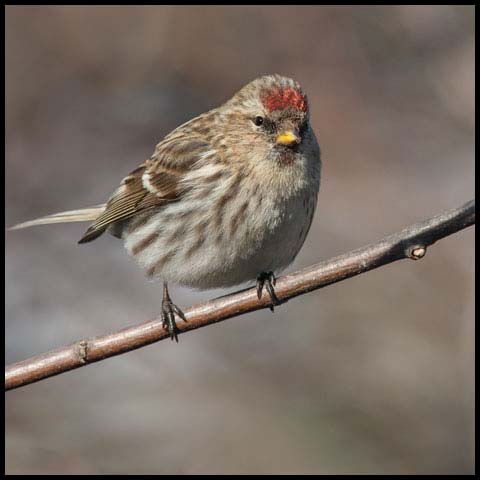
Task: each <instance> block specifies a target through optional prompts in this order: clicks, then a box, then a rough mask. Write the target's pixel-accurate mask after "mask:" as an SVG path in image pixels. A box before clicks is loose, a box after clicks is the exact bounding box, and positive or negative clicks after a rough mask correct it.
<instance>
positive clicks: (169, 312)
mask: <svg viewBox="0 0 480 480" xmlns="http://www.w3.org/2000/svg"><path fill="white" fill-rule="evenodd" d="M175 314H177V316H178V317H180V318H181V319H182V320H183V321H184V322H186V321H187V319H186V318H185V315H184V313H183V312H182V311H181V310H180V309H179V308H178V307H177V306H176V305H175V304H174V303H173V302H172V299H171V298H170V295H169V293H168V288H167V286H166V285H164V288H163V300H162V327H163V328H164V329H165V330H168V333H169V334H170V339H171V340H172V341H173V340H175V341H176V342H177V343H178V332H179V329H178V327H177V324H176V322H175Z"/></svg>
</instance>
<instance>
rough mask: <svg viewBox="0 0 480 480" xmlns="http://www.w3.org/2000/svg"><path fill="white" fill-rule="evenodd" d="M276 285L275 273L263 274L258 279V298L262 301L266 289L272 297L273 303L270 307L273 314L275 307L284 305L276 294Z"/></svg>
mask: <svg viewBox="0 0 480 480" xmlns="http://www.w3.org/2000/svg"><path fill="white" fill-rule="evenodd" d="M276 283H277V279H276V278H275V275H274V274H273V272H262V273H261V274H260V275H259V276H258V277H257V297H258V299H259V300H261V298H262V293H263V288H264V287H265V288H266V289H267V292H268V294H269V296H270V300H271V301H272V304H271V305H270V306H269V308H270V310H271V311H272V312H273V308H274V306H275V305H280V304H281V303H282V302H281V301H280V299H279V298H278V297H277V295H276V293H275V288H274V287H275V284H276Z"/></svg>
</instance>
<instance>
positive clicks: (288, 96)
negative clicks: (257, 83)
mask: <svg viewBox="0 0 480 480" xmlns="http://www.w3.org/2000/svg"><path fill="white" fill-rule="evenodd" d="M262 102H263V104H264V105H265V108H266V109H267V110H268V111H269V112H273V111H274V110H285V109H286V108H292V107H293V108H295V109H296V110H300V111H301V112H306V111H307V100H306V99H305V97H304V96H303V95H302V94H301V93H300V92H299V91H298V90H295V89H293V88H285V89H283V88H278V89H276V90H269V91H268V92H266V93H265V94H264V95H263V97H262Z"/></svg>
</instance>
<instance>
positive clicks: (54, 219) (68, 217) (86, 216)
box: [9, 203, 106, 230]
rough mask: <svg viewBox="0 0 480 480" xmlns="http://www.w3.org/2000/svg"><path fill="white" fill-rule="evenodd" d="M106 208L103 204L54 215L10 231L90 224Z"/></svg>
mask: <svg viewBox="0 0 480 480" xmlns="http://www.w3.org/2000/svg"><path fill="white" fill-rule="evenodd" d="M105 206H106V204H105V203H102V204H101V205H95V206H93V207H89V208H81V209H79V210H70V211H68V212H60V213H54V214H52V215H47V216H46V217H40V218H37V219H35V220H29V221H28V222H23V223H19V224H17V225H14V226H13V227H10V228H9V230H20V229H21V228H28V227H33V226H35V225H49V224H51V223H70V222H89V221H92V220H95V219H96V218H97V217H98V216H99V215H100V214H101V213H102V212H103V211H104V210H105Z"/></svg>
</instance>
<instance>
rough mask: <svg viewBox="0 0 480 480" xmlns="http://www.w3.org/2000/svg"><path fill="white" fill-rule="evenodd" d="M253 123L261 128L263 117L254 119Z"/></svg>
mask: <svg viewBox="0 0 480 480" xmlns="http://www.w3.org/2000/svg"><path fill="white" fill-rule="evenodd" d="M253 123H254V124H255V125H256V126H257V127H259V126H260V125H263V117H260V116H258V117H255V118H254V119H253Z"/></svg>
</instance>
